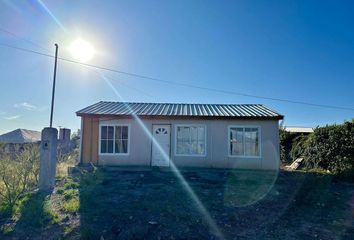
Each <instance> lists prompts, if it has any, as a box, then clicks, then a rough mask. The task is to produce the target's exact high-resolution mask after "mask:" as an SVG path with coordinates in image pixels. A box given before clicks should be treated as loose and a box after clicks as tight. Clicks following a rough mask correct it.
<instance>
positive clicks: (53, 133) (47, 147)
mask: <svg viewBox="0 0 354 240" xmlns="http://www.w3.org/2000/svg"><path fill="white" fill-rule="evenodd" d="M54 45H55V60H54V75H53V89H52V104H51V110H50V124H49V127H46V128H44V129H43V130H42V135H41V149H40V170H39V190H40V191H42V192H51V191H52V190H53V188H54V187H55V174H56V167H57V147H58V130H57V129H56V128H53V127H52V126H53V110H54V95H55V81H56V75H57V62H58V44H54Z"/></svg>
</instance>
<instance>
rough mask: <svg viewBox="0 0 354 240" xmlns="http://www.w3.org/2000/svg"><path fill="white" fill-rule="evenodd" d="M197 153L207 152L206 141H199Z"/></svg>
mask: <svg viewBox="0 0 354 240" xmlns="http://www.w3.org/2000/svg"><path fill="white" fill-rule="evenodd" d="M196 154H200V155H203V154H205V144H204V143H199V144H198V148H197V153H196Z"/></svg>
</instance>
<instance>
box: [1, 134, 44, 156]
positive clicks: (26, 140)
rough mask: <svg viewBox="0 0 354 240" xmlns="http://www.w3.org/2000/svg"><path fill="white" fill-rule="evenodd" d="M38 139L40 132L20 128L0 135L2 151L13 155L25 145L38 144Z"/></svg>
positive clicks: (39, 138)
mask: <svg viewBox="0 0 354 240" xmlns="http://www.w3.org/2000/svg"><path fill="white" fill-rule="evenodd" d="M40 141H41V133H40V132H38V131H34V130H28V129H22V128H19V129H16V130H13V131H11V132H8V133H5V134H2V135H0V143H3V146H2V147H3V150H4V152H5V153H7V154H11V155H13V156H15V154H16V153H19V152H21V151H23V149H24V148H25V146H26V145H30V144H37V145H39V142H40Z"/></svg>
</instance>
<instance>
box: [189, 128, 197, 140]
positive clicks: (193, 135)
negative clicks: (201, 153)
mask: <svg viewBox="0 0 354 240" xmlns="http://www.w3.org/2000/svg"><path fill="white" fill-rule="evenodd" d="M190 135H191V137H190V138H191V141H192V142H198V128H197V127H191V128H190Z"/></svg>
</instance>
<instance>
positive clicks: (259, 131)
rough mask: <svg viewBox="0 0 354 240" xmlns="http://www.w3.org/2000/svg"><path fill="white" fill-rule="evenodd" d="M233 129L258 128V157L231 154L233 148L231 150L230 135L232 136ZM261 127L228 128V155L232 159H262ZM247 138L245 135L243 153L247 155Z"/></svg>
mask: <svg viewBox="0 0 354 240" xmlns="http://www.w3.org/2000/svg"><path fill="white" fill-rule="evenodd" d="M231 128H257V129H258V133H259V135H258V138H259V139H258V140H259V143H258V152H259V155H258V156H257V155H256V156H250V155H232V154H231V148H230V145H231V144H230V134H231ZM261 130H262V129H261V126H259V125H229V126H228V131H227V152H228V153H227V155H228V156H229V157H230V158H262V131H261ZM244 138H245V136H244V135H243V153H245V140H244Z"/></svg>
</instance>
